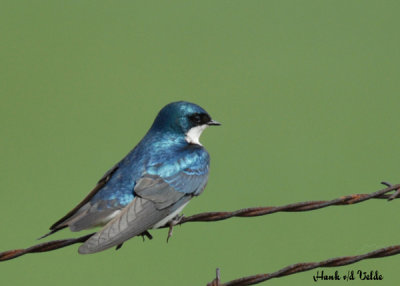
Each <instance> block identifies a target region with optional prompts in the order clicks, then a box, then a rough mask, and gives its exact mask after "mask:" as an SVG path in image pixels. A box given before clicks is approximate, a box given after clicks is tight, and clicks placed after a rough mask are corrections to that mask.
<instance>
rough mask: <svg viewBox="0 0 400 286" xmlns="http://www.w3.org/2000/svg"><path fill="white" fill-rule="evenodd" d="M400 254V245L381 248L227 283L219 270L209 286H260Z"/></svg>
mask: <svg viewBox="0 0 400 286" xmlns="http://www.w3.org/2000/svg"><path fill="white" fill-rule="evenodd" d="M399 253H400V245H393V246H389V247H384V248H380V249H377V250H374V251H371V252H368V253H366V254H361V255H356V256H344V257H336V258H330V259H327V260H324V261H320V262H304V263H296V264H292V265H289V266H286V267H284V268H282V269H280V270H278V271H276V272H272V273H266V274H257V275H252V276H247V277H242V278H239V279H235V280H232V281H229V282H226V283H221V282H220V270H219V269H217V277H216V278H215V279H214V280H213V281H212V282H210V283H208V284H207V286H247V285H254V284H258V283H261V282H264V281H267V280H270V279H272V278H278V277H283V276H288V275H292V274H296V273H299V272H304V271H308V270H311V269H315V268H320V267H338V266H344V265H349V264H353V263H356V262H358V261H361V260H364V259H370V258H382V257H387V256H392V255H396V254H399Z"/></svg>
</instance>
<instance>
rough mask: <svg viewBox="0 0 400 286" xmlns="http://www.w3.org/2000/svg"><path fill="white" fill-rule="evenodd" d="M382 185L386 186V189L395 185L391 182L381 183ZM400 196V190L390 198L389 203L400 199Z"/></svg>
mask: <svg viewBox="0 0 400 286" xmlns="http://www.w3.org/2000/svg"><path fill="white" fill-rule="evenodd" d="M381 184H382V185H385V186H386V187H389V188H390V187H393V185H392V184H391V183H389V182H381ZM399 195H400V189H397V190H396V191H395V192H394V193H393V194H392V195H391V196H390V197H389V198H388V201H391V200H393V199H395V198H398V197H399Z"/></svg>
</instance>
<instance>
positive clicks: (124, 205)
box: [41, 101, 221, 254]
mask: <svg viewBox="0 0 400 286" xmlns="http://www.w3.org/2000/svg"><path fill="white" fill-rule="evenodd" d="M218 125H221V123H219V122H218V121H215V120H213V119H212V118H211V116H210V115H209V114H208V113H207V112H206V111H205V110H204V109H203V108H202V107H200V106H199V105H197V104H194V103H190V102H186V101H178V102H172V103H169V104H167V105H166V106H164V107H163V108H162V109H161V110H160V111H159V113H158V115H157V116H156V118H155V120H154V122H153V124H152V125H151V127H150V129H149V130H148V132H147V133H146V134H145V136H144V137H143V138H142V140H141V141H140V142H139V143H138V144H137V145H136V147H134V148H133V149H132V150H131V151H130V152H129V153H128V154H127V155H126V156H125V157H124V158H123V159H122V160H120V161H119V162H118V163H117V164H115V165H114V166H113V167H112V168H111V169H110V170H108V171H107V172H106V173H105V174H104V176H103V177H101V179H100V180H99V181H98V182H97V184H96V186H95V187H94V188H93V190H92V191H91V192H90V193H89V194H88V195H87V196H86V197H85V198H84V199H83V200H82V201H81V202H80V203H79V204H78V205H76V206H75V207H74V208H73V209H72V210H71V211H69V212H68V213H67V214H66V215H65V216H63V217H62V218H61V219H59V220H58V221H56V222H55V223H54V224H53V225H52V226H51V227H50V232H49V233H47V234H45V235H44V236H42V237H41V238H43V237H46V236H48V235H51V234H54V233H55V232H57V231H59V230H61V229H64V228H69V229H70V230H71V231H73V232H75V231H81V230H86V229H91V228H94V227H99V226H100V227H101V229H100V230H99V231H98V232H96V233H95V234H94V235H92V236H90V237H89V238H88V239H87V240H86V241H85V242H84V243H83V244H82V245H81V246H80V247H79V249H78V252H79V253H80V254H90V253H96V252H99V251H103V250H106V249H108V248H111V247H114V246H115V247H116V248H117V249H119V248H120V247H121V246H122V244H123V243H124V242H125V241H127V240H128V239H130V238H132V237H135V236H140V235H142V236H143V237H144V236H147V237H148V238H151V235H150V233H149V232H148V231H149V230H150V229H157V228H160V227H163V226H167V225H168V224H170V225H171V226H172V223H173V222H174V220H175V219H179V214H180V213H181V211H182V210H183V208H184V207H185V206H186V205H187V204H188V203H189V201H190V200H191V199H192V198H193V197H196V196H199V195H200V194H201V193H202V192H203V190H204V188H205V187H206V184H207V181H208V176H209V166H210V155H209V153H208V152H207V150H206V149H205V148H204V147H203V145H202V144H201V143H200V141H199V139H200V135H201V134H202V132H203V131H204V129H206V128H207V127H208V126H218Z"/></svg>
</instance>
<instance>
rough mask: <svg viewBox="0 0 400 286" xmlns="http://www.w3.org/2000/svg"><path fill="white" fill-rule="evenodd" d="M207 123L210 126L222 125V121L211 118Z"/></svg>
mask: <svg viewBox="0 0 400 286" xmlns="http://www.w3.org/2000/svg"><path fill="white" fill-rule="evenodd" d="M207 125H209V126H211V125H214V126H219V125H221V123H219V122H218V121H215V120H212V119H211V120H210V121H208V123H207Z"/></svg>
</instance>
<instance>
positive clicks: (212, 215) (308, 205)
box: [178, 182, 400, 224]
mask: <svg viewBox="0 0 400 286" xmlns="http://www.w3.org/2000/svg"><path fill="white" fill-rule="evenodd" d="M382 184H384V185H386V186H388V187H387V188H385V189H382V190H379V191H376V192H373V193H370V194H352V195H348V196H343V197H340V198H337V199H333V200H329V201H307V202H300V203H294V204H288V205H284V206H279V207H255V208H245V209H240V210H237V211H233V212H205V213H200V214H196V215H192V216H189V217H183V218H182V219H181V220H180V221H179V223H178V224H184V223H187V222H210V221H220V220H225V219H229V218H232V217H253V216H262V215H268V214H272V213H277V212H304V211H312V210H316V209H321V208H325V207H329V206H339V205H353V204H357V203H361V202H364V201H366V200H370V199H387V200H393V199H395V198H398V195H399V193H400V184H396V185H391V184H389V183H387V182H382ZM394 190H396V192H395V193H393V194H392V195H387V193H389V192H391V191H394Z"/></svg>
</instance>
